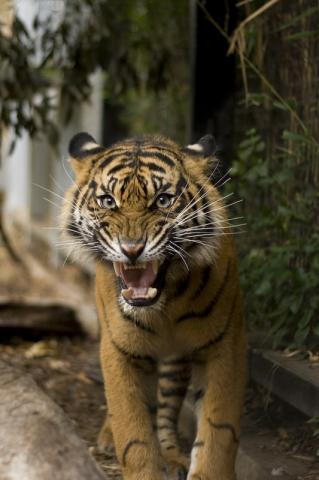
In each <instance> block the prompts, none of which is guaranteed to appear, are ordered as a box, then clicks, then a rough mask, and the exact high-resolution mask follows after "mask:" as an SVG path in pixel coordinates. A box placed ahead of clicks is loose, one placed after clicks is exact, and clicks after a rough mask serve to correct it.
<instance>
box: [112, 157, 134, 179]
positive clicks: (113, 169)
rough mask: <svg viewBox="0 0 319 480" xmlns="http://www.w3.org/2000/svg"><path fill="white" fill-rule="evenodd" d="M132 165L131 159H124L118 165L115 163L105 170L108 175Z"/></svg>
mask: <svg viewBox="0 0 319 480" xmlns="http://www.w3.org/2000/svg"><path fill="white" fill-rule="evenodd" d="M132 166H133V164H132V161H131V160H127V159H126V160H125V161H124V162H123V163H119V164H118V165H115V166H114V167H112V168H111V169H110V170H109V171H108V172H107V175H108V176H110V175H114V173H117V172H119V171H120V170H123V169H124V168H127V167H132Z"/></svg>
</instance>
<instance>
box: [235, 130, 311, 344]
mask: <svg viewBox="0 0 319 480" xmlns="http://www.w3.org/2000/svg"><path fill="white" fill-rule="evenodd" d="M288 141H289V143H290V145H292V148H286V146H285V147H284V148H280V149H278V150H277V151H276V152H274V153H273V155H272V156H268V155H267V154H266V149H265V142H264V141H263V140H262V138H261V136H260V135H259V134H258V133H257V131H256V130H255V129H251V130H249V131H248V132H247V133H246V137H245V139H244V140H243V141H242V142H241V143H240V145H239V148H238V158H237V160H236V161H235V162H234V166H233V170H232V173H233V175H234V177H236V180H235V181H234V183H235V184H236V190H237V194H238V195H239V196H240V197H241V198H243V199H244V215H245V217H246V221H247V225H248V233H247V235H246V236H245V239H244V241H242V242H241V254H242V255H241V263H240V268H241V278H242V284H243V288H244V290H245V297H246V304H247V314H248V319H249V321H250V323H251V325H254V326H258V327H261V328H263V329H264V330H266V331H268V332H269V335H270V336H271V337H272V339H273V343H274V347H278V346H280V345H281V346H282V345H283V344H284V345H287V344H289V345H290V346H293V347H301V346H304V345H307V346H308V347H309V348H318V345H319V325H318V316H319V256H318V252H319V225H318V207H317V206H318V201H319V191H318V188H317V187H316V185H315V184H314V182H313V181H312V179H311V178H309V177H308V178H307V168H308V162H307V161H306V160H305V148H306V146H307V142H308V140H307V138H304V137H303V136H302V135H296V134H294V133H293V132H288V131H284V132H283V139H282V142H283V144H287V142H288ZM291 142H293V143H291ZM306 178H307V181H305V179H306Z"/></svg>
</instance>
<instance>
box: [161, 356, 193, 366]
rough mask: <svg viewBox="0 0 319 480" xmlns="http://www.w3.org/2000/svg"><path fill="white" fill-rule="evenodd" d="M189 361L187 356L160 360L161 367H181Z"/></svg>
mask: <svg viewBox="0 0 319 480" xmlns="http://www.w3.org/2000/svg"><path fill="white" fill-rule="evenodd" d="M189 362H190V359H189V356H187V357H181V358H174V360H162V362H161V363H162V364H163V365H182V364H186V363H189Z"/></svg>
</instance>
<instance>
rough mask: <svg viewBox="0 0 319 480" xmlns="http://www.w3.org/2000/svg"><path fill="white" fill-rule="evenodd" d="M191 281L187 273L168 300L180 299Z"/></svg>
mask: <svg viewBox="0 0 319 480" xmlns="http://www.w3.org/2000/svg"><path fill="white" fill-rule="evenodd" d="M190 281H191V275H190V272H188V273H187V277H186V278H185V279H184V280H181V281H180V282H179V284H178V285H177V286H176V287H175V291H174V292H173V294H172V296H170V297H169V300H170V301H171V300H176V298H177V297H181V296H182V295H183V294H184V293H185V292H186V290H187V289H188V287H189V284H190Z"/></svg>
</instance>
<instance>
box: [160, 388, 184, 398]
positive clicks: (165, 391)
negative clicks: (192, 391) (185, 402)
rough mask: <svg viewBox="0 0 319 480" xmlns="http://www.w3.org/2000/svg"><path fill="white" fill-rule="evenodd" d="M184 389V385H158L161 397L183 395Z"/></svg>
mask: <svg viewBox="0 0 319 480" xmlns="http://www.w3.org/2000/svg"><path fill="white" fill-rule="evenodd" d="M185 391H186V388H185V386H183V387H176V388H164V387H160V393H161V395H162V396H163V397H184V395H185Z"/></svg>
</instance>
